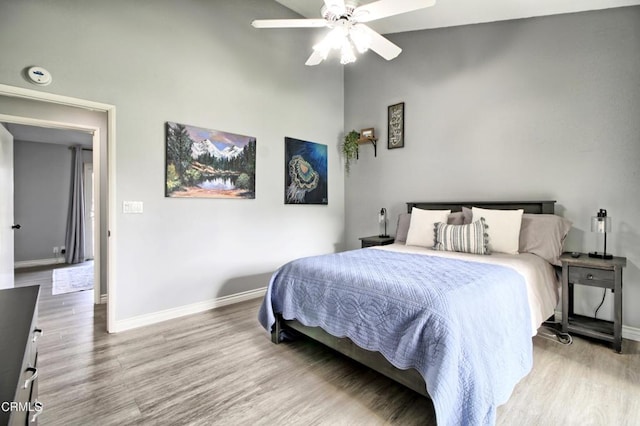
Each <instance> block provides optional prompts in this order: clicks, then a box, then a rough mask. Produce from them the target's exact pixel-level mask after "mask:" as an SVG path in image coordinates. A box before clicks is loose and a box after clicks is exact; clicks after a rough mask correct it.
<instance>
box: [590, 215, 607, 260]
mask: <svg viewBox="0 0 640 426" xmlns="http://www.w3.org/2000/svg"><path fill="white" fill-rule="evenodd" d="M591 232H597V233H599V234H604V251H603V252H602V253H598V252H597V251H594V252H590V253H589V257H595V258H598V259H613V255H611V254H607V232H611V217H609V216H607V211H606V210H605V209H600V211H599V212H598V213H597V215H596V216H592V217H591Z"/></svg>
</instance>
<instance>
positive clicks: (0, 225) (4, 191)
mask: <svg viewBox="0 0 640 426" xmlns="http://www.w3.org/2000/svg"><path fill="white" fill-rule="evenodd" d="M13 225H14V224H13V136H12V135H11V133H9V131H8V130H7V129H5V127H4V126H3V125H2V124H0V289H2V288H12V287H13V233H14V232H15V231H14V229H13Z"/></svg>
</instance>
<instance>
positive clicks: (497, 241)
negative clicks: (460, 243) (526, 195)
mask: <svg viewBox="0 0 640 426" xmlns="http://www.w3.org/2000/svg"><path fill="white" fill-rule="evenodd" d="M471 212H472V213H473V221H474V222H475V221H476V220H478V219H480V218H481V217H484V221H485V223H486V225H487V234H489V250H490V251H491V252H494V251H495V252H500V253H509V254H518V247H519V244H520V227H521V226H522V214H523V213H524V210H522V209H519V210H489V209H481V208H478V207H472V208H471Z"/></svg>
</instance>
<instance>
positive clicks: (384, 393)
mask: <svg viewBox="0 0 640 426" xmlns="http://www.w3.org/2000/svg"><path fill="white" fill-rule="evenodd" d="M32 284H40V285H41V286H42V288H41V294H40V321H39V323H40V325H41V327H43V328H44V330H45V334H44V336H43V337H42V338H41V340H40V341H39V342H40V344H39V345H40V346H39V358H38V359H39V360H38V368H39V370H40V379H39V380H40V390H39V392H40V398H39V399H40V400H41V401H42V402H43V403H44V404H45V409H44V412H43V414H42V415H41V416H40V420H41V425H45V426H46V425H65V426H66V425H120V426H122V425H133V424H135V425H273V424H280V425H386V424H397V425H435V415H434V411H433V405H432V404H431V402H430V401H429V400H428V399H426V398H423V397H421V396H420V395H418V394H416V393H414V392H412V391H410V390H408V389H406V388H404V387H402V386H400V385H398V384H396V383H395V382H393V381H391V380H389V379H387V378H385V377H384V376H381V375H379V374H377V373H375V372H373V371H371V370H369V369H367V368H365V367H362V366H360V365H359V364H357V363H355V362H353V361H351V360H348V359H346V358H344V357H342V356H340V355H338V354H336V353H334V352H332V351H331V350H328V349H326V348H324V347H322V346H321V345H319V344H315V343H313V342H309V341H298V342H293V343H287V344H280V345H274V344H272V343H271V341H270V340H269V335H268V334H267V333H266V332H265V331H264V330H263V329H262V328H261V327H260V325H259V324H258V321H257V311H258V306H259V303H260V301H259V300H255V301H249V302H244V303H240V304H236V305H232V306H227V307H224V308H221V309H217V310H214V311H208V312H205V313H201V314H197V315H192V316H188V317H184V318H180V319H177V320H172V321H167V322H164V323H161V324H156V325H153V326H149V327H144V328H140V329H137V330H132V331H128V332H123V333H119V334H111V335H110V334H108V333H106V331H105V323H106V319H105V315H106V310H105V305H99V306H95V307H94V305H93V293H92V292H91V291H84V292H79V293H70V294H62V295H56V296H52V295H51V269H40V270H30V271H27V272H21V273H18V274H17V275H16V285H32ZM623 350H624V353H623V354H622V355H619V354H616V353H615V352H614V351H612V350H611V349H610V348H609V347H608V346H606V345H604V344H600V343H597V342H592V341H588V340H584V339H581V338H578V337H575V338H574V343H573V345H570V346H562V345H560V344H557V343H554V342H553V341H549V340H546V339H544V338H542V337H535V338H534V367H533V371H532V372H531V373H530V374H529V375H528V376H527V377H526V378H524V379H523V380H522V381H521V382H520V383H519V384H518V385H517V386H516V388H515V390H514V393H513V395H512V396H511V398H510V399H509V401H508V402H507V403H506V404H505V405H503V406H501V407H500V408H499V409H498V421H497V423H498V424H499V425H514V424H517V425H519V426H525V425H563V426H568V425H637V424H640V344H638V342H632V341H626V340H625V341H624V342H623Z"/></svg>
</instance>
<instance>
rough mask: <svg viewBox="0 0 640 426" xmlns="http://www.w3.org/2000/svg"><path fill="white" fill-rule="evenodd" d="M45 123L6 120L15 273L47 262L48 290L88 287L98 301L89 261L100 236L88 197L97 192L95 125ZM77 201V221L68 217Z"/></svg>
mask: <svg viewBox="0 0 640 426" xmlns="http://www.w3.org/2000/svg"><path fill="white" fill-rule="evenodd" d="M33 124H37V125H33ZM50 125H51V123H46V122H38V123H33V122H32V123H30V124H17V123H11V122H10V121H9V120H5V128H6V129H7V130H8V131H9V133H11V134H12V135H13V140H14V142H13V145H14V147H13V153H14V164H13V169H14V190H13V191H12V192H13V194H14V197H13V202H14V203H13V204H14V212H13V213H14V214H13V217H14V221H15V222H16V223H18V224H19V225H20V226H19V227H18V229H16V230H15V233H14V259H15V266H16V268H17V269H16V272H17V271H24V268H40V269H42V268H45V269H46V267H47V266H48V267H49V268H50V270H51V271H52V272H53V274H52V275H53V283H52V284H53V285H52V294H53V295H57V294H64V293H71V292H78V291H83V290H92V291H93V297H90V298H89V300H93V301H94V302H95V303H100V301H101V295H102V294H103V292H102V291H101V285H100V284H101V279H100V278H101V276H102V274H101V270H100V266H101V262H100V261H98V262H94V258H95V256H97V257H98V258H99V257H100V246H99V241H100V238H99V236H98V237H97V238H96V236H95V209H94V206H95V199H94V196H93V195H94V193H98V194H99V193H100V189H99V188H97V189H96V188H94V186H95V185H96V184H97V182H94V179H93V176H94V174H93V169H94V167H93V166H94V164H93V162H94V157H97V158H99V155H94V145H95V146H96V147H97V148H99V146H98V145H99V141H98V140H97V137H96V135H97V134H98V129H97V128H91V127H87V126H80V125H77V124H73V123H64V124H63V123H57V124H56V127H49V126H50ZM94 139H96V140H94ZM76 157H77V161H75V159H76ZM74 168H77V169H78V170H77V173H76V174H75V176H74V171H73V170H74ZM74 185H76V186H78V185H79V188H80V189H81V191H78V190H77V189H78V188H74ZM70 189H71V191H70ZM78 202H80V203H81V204H82V206H83V207H84V208H83V209H77V208H75V209H74V211H75V212H76V214H78V211H79V214H80V215H81V217H80V221H78V220H70V218H71V217H72V216H71V206H77V204H78ZM74 219H75V217H74ZM78 222H81V223H78ZM98 227H99V226H98ZM68 232H72V234H71V236H69V235H67V233H68ZM69 244H71V245H72V246H71V247H70V246H69ZM96 245H97V247H96ZM68 264H69V265H68ZM62 267H64V269H62ZM85 299H86V298H85Z"/></svg>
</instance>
